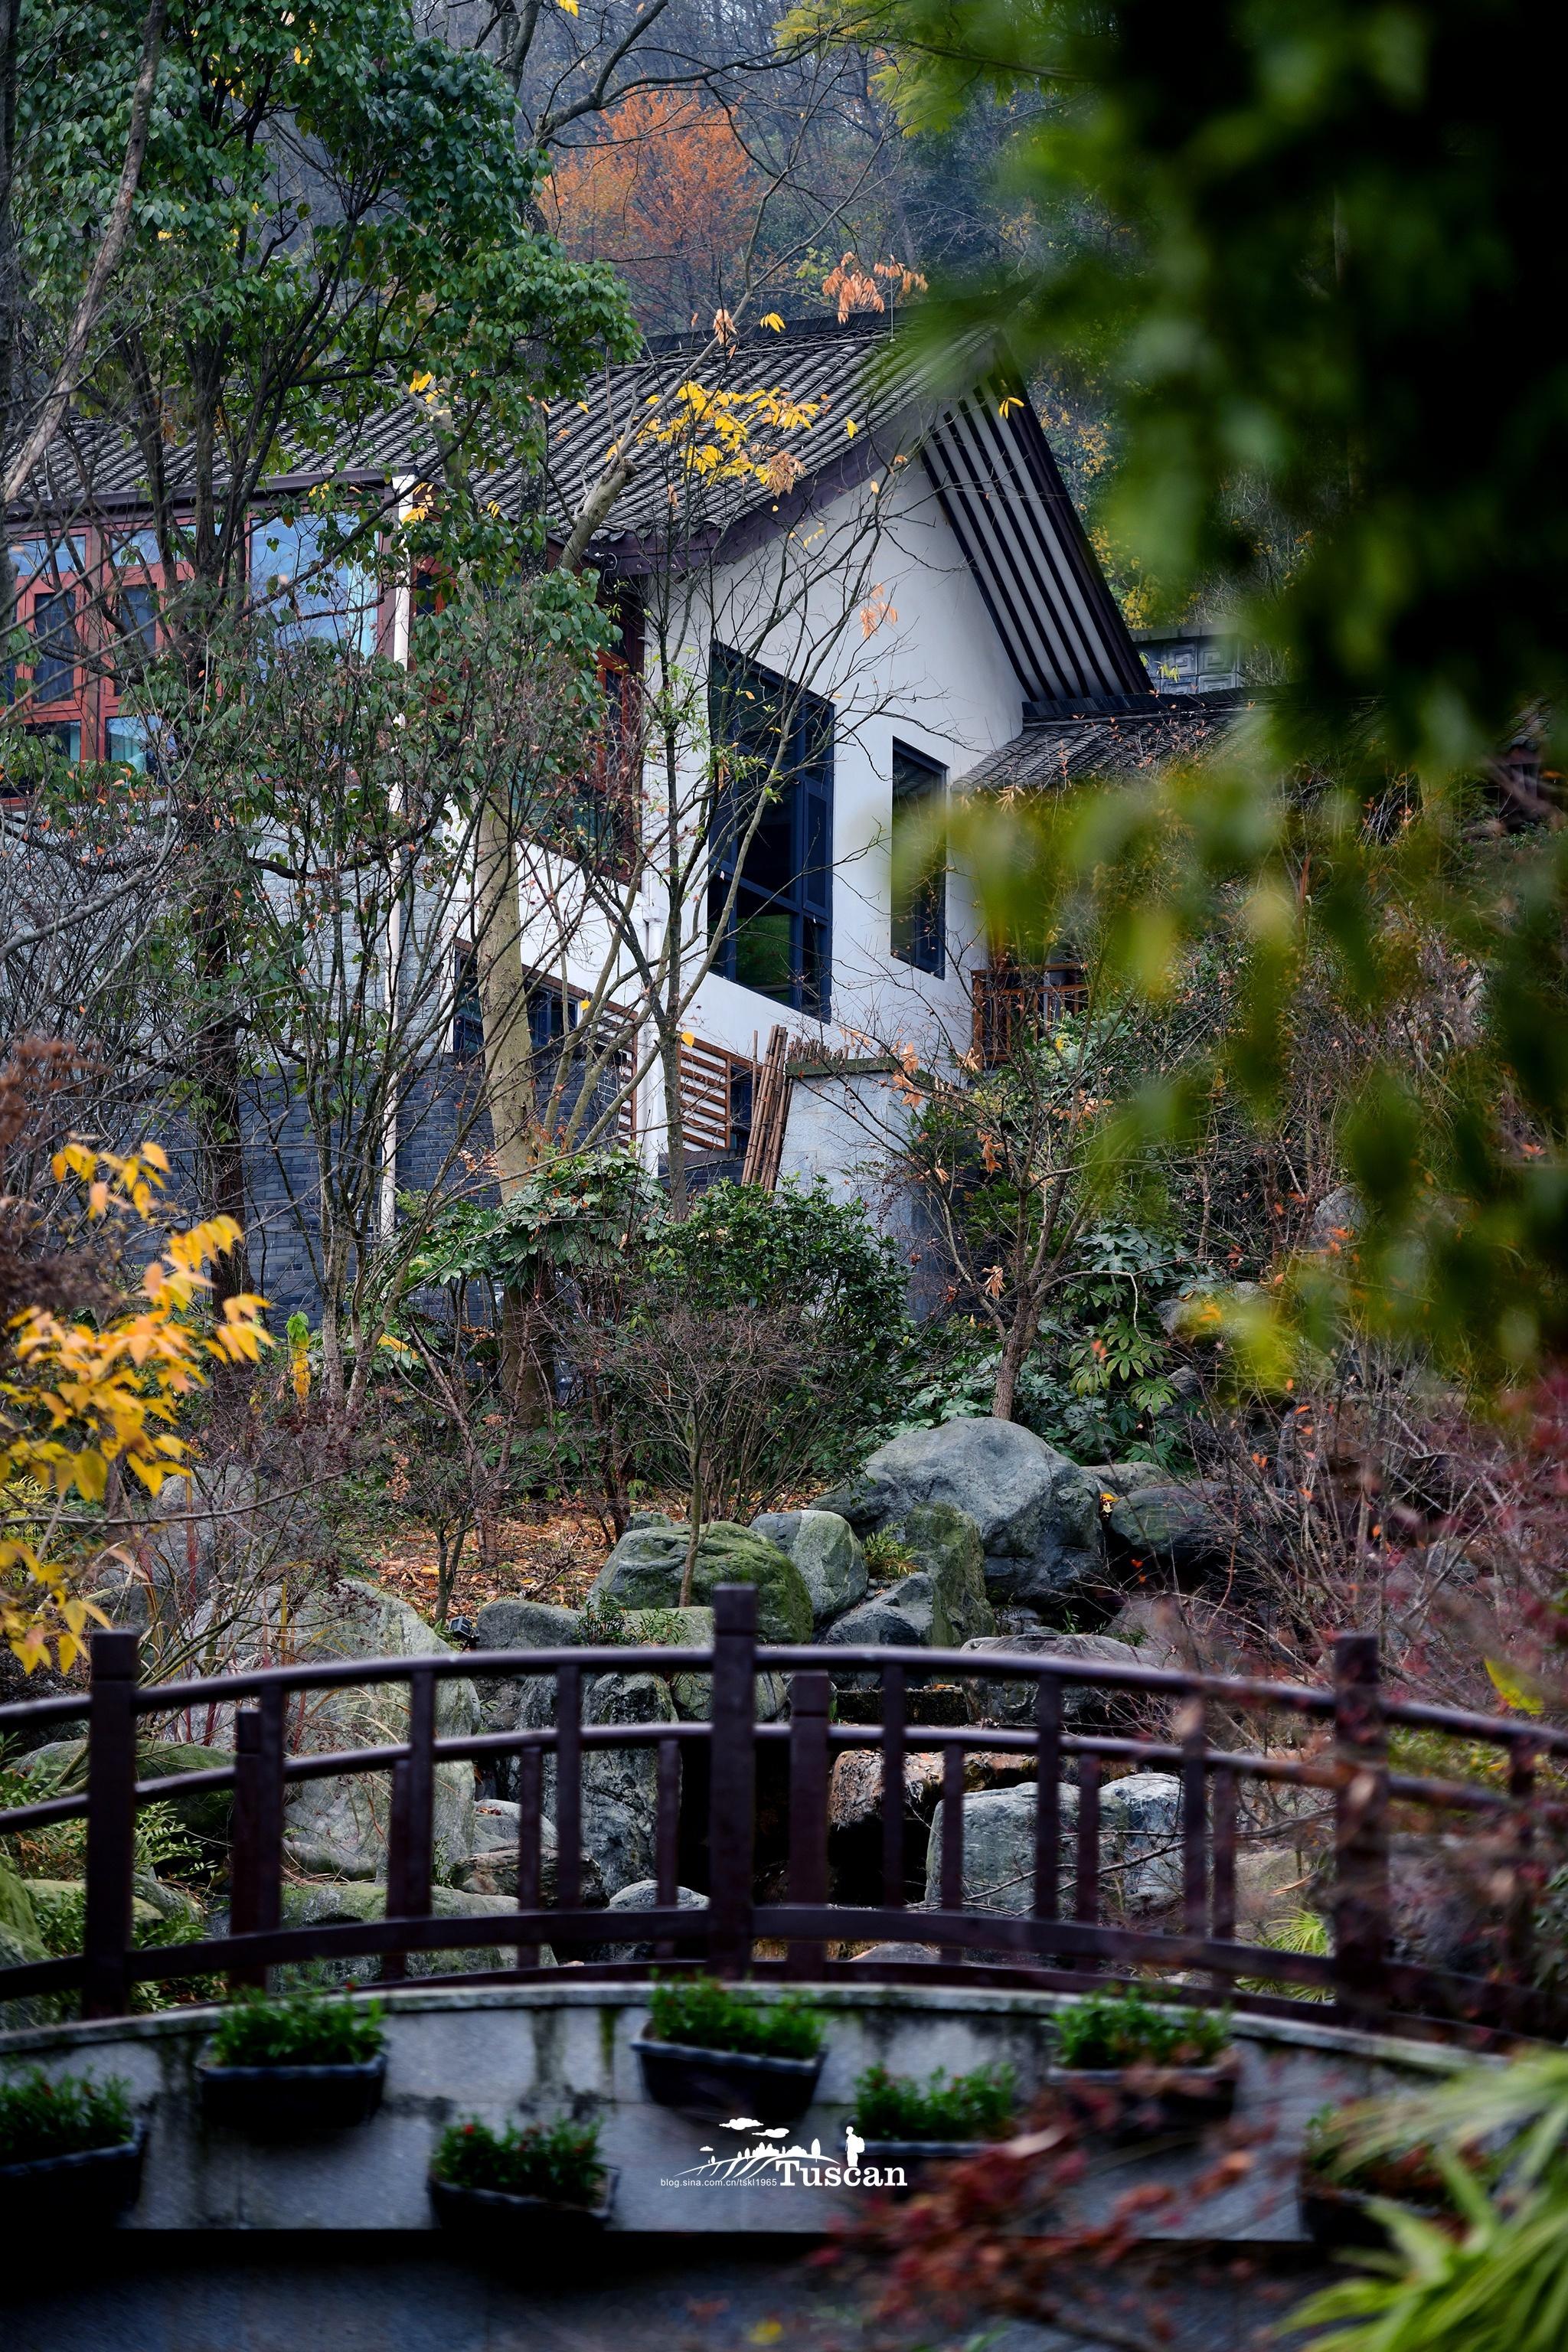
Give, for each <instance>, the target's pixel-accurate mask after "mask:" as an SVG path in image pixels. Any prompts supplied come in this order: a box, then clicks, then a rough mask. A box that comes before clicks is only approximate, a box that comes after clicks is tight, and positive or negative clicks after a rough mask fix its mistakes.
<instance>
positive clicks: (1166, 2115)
mask: <svg viewBox="0 0 1568 2352" xmlns="http://www.w3.org/2000/svg"><path fill="white" fill-rule="evenodd" d="M1236 2077H1237V2065H1236V2062H1235V2060H1234V2059H1221V2060H1220V2061H1219V2063H1217V2064H1216V2065H1213V2066H1105V2067H1100V2066H1096V2067H1075V2066H1053V2067H1052V2068H1051V2069H1050V2072H1049V2074H1048V2075H1047V2081H1048V2082H1049V2084H1050V2085H1051V2088H1052V2089H1053V2090H1054V2091H1057V2092H1058V2093H1059V2094H1060V2095H1061V2096H1062V2098H1063V2099H1064V2100H1065V2101H1066V2103H1067V2106H1068V2112H1069V2114H1071V2115H1073V2116H1076V2117H1077V2118H1078V2120H1079V2123H1082V2124H1086V2125H1088V2126H1089V2128H1090V2129H1091V2130H1094V2131H1099V2132H1102V2133H1105V2134H1108V2135H1109V2137H1110V2138H1112V2139H1114V2140H1117V2141H1119V2142H1125V2141H1129V2140H1135V2139H1145V2138H1149V2137H1154V2138H1160V2139H1172V2138H1176V2137H1190V2136H1191V2135H1192V2134H1193V2133H1194V2132H1200V2131H1202V2130H1203V2129H1204V2127H1205V2125H1207V2124H1215V2123H1223V2122H1224V2120H1225V2118H1226V2116H1228V2115H1229V2113H1230V2111H1231V2109H1232V2108H1233V2107H1234V2106H1235V2105H1236Z"/></svg>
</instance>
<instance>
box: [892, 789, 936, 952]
mask: <svg viewBox="0 0 1568 2352" xmlns="http://www.w3.org/2000/svg"><path fill="white" fill-rule="evenodd" d="M946 803H947V770H946V769H945V768H939V767H938V766H937V763H936V761H934V760H928V759H925V758H924V757H923V756H922V755H921V753H920V752H919V751H910V750H909V748H908V746H907V745H905V744H903V743H895V744H894V746H893V822H892V845H893V921H892V941H891V944H892V950H893V953H894V954H895V955H896V956H897V957H898V959H899V961H900V963H908V964H912V965H913V966H914V968H915V970H916V971H929V972H933V973H934V974H935V975H936V977H937V979H938V980H940V979H941V978H942V974H943V972H944V971H946V970H947V866H946V864H945V858H946V849H945V846H944V845H943V844H942V840H941V837H940V831H939V827H940V823H941V819H942V812H943V810H944V808H945V806H946Z"/></svg>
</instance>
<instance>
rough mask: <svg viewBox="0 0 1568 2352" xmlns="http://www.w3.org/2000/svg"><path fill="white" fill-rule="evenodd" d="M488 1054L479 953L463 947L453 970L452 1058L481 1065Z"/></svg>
mask: <svg viewBox="0 0 1568 2352" xmlns="http://www.w3.org/2000/svg"><path fill="white" fill-rule="evenodd" d="M484 1052H485V1016H484V1009H483V1007H482V1005H481V1004H480V1003H479V950H478V949H477V948H472V947H460V948H458V950H457V951H456V954H455V956H454V958H453V969H452V1059H453V1060H454V1061H455V1062H479V1061H482V1060H483V1059H484Z"/></svg>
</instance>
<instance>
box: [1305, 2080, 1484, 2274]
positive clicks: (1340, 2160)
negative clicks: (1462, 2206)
mask: <svg viewBox="0 0 1568 2352" xmlns="http://www.w3.org/2000/svg"><path fill="white" fill-rule="evenodd" d="M1345 2134H1346V2118H1345V2111H1344V2110H1343V2109H1342V2108H1341V2107H1320V2108H1319V2110H1318V2112H1317V2114H1316V2115H1315V2116H1311V2117H1310V2119H1309V2121H1308V2124H1307V2132H1306V2137H1305V2139H1304V2140H1303V2141H1302V2144H1301V2164H1300V2174H1299V2176H1298V2185H1299V2189H1300V2199H1301V2219H1302V2221H1304V2222H1305V2223H1306V2225H1307V2230H1308V2232H1309V2234H1310V2237H1311V2240H1312V2242H1313V2244H1314V2245H1316V2246H1318V2247H1320V2248H1321V2250H1322V2252H1325V2253H1333V2252H1341V2251H1343V2252H1350V2251H1352V2250H1373V2251H1375V2252H1380V2253H1381V2252H1386V2251H1387V2249H1388V2246H1389V2243H1390V2239H1389V2231H1388V2225H1387V2222H1386V2221H1385V2220H1384V2217H1383V2215H1382V2214H1381V2213H1380V2212H1379V2210H1378V2208H1379V2206H1380V2205H1402V2206H1404V2208H1405V2210H1406V2211H1407V2212H1411V2213H1417V2214H1419V2215H1420V2217H1421V2219H1422V2220H1423V2221H1435V2222H1437V2223H1439V2224H1441V2223H1442V2222H1444V2221H1454V2220H1456V2219H1457V2215H1456V2210H1455V2205H1454V2197H1453V2191H1452V2189H1450V2187H1449V2185H1448V2182H1447V2179H1445V2177H1444V2174H1443V2170H1442V2166H1441V2164H1440V2162H1439V2160H1438V2158H1437V2157H1436V2154H1435V2153H1434V2151H1433V2150H1432V2148H1431V2147H1428V2146H1427V2145H1426V2142H1425V2141H1416V2142H1415V2143H1414V2144H1413V2145H1412V2146H1410V2147H1397V2148H1384V2149H1380V2150H1378V2151H1377V2152H1376V2153H1363V2152H1361V2151H1359V2150H1357V2149H1356V2148H1354V2147H1347V2145H1346V2137H1345Z"/></svg>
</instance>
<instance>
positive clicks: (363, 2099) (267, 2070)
mask: <svg viewBox="0 0 1568 2352" xmlns="http://www.w3.org/2000/svg"><path fill="white" fill-rule="evenodd" d="M196 2073H197V2074H198V2076H199V2077H200V2079H201V2086H202V2114H203V2116H205V2119H206V2121H207V2122H208V2123H209V2124H221V2125H223V2126H224V2127H225V2128H226V2130H228V2131H240V2132H249V2133H250V2134H251V2135H252V2136H253V2137H256V2138H258V2139H305V2138H309V2137H311V2136H312V2135H313V2134H314V2133H316V2132H331V2131H346V2130H347V2129H348V2128H349V2126H350V2125H351V2124H366V2123H368V2122H369V2121H370V2119H371V2117H372V2116H374V2113H375V2111H376V2109H377V2108H378V2107H379V2106H380V2105H381V2094H382V2090H383V2087H384V2084H385V2082H386V2053H385V2052H384V2051H383V2052H382V2053H381V2055H380V2056H379V2057H378V2058H367V2059H365V2060H364V2062H363V2064H360V2065H356V2066H215V2065H212V2064H211V2063H209V2062H208V2061H207V2060H206V2059H202V2060H201V2061H200V2062H199V2063H198V2064H197V2067H196Z"/></svg>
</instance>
